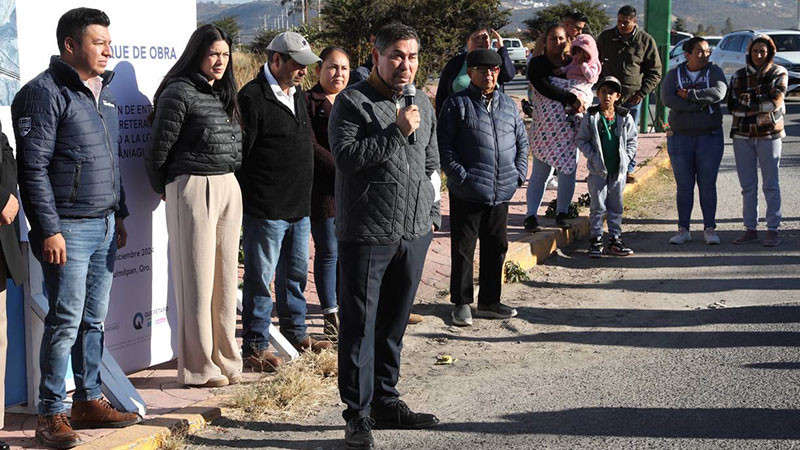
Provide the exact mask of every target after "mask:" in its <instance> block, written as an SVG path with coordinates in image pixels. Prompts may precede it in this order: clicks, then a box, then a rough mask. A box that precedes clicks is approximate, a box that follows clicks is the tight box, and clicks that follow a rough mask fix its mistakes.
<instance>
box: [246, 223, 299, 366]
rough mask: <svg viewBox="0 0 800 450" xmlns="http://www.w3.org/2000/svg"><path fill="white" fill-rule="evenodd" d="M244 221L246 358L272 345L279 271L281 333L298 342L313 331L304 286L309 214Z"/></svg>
mask: <svg viewBox="0 0 800 450" xmlns="http://www.w3.org/2000/svg"><path fill="white" fill-rule="evenodd" d="M242 225H243V233H242V246H243V247H244V286H243V287H242V330H243V334H242V354H243V356H244V357H245V358H246V357H248V356H250V355H252V354H254V353H257V352H260V351H262V350H265V349H266V348H267V347H268V346H269V325H270V316H271V315H272V296H271V295H270V292H269V284H270V282H271V281H272V277H273V275H274V276H275V302H276V304H277V309H278V323H279V324H280V328H281V334H283V335H284V336H285V337H286V338H287V339H288V340H289V341H290V342H294V343H298V342H300V341H302V340H303V339H305V338H306V337H307V336H308V334H306V298H305V296H303V291H305V289H306V281H307V277H308V238H309V232H310V231H309V229H310V222H309V219H308V217H303V218H302V219H296V220H291V221H287V220H265V219H256V218H255V217H252V216H248V215H247V214H245V215H244V218H243V220H242Z"/></svg>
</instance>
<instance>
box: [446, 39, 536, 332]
mask: <svg viewBox="0 0 800 450" xmlns="http://www.w3.org/2000/svg"><path fill="white" fill-rule="evenodd" d="M501 64H502V59H501V58H500V56H499V55H498V54H497V53H495V52H493V51H491V50H486V49H480V50H475V51H473V52H470V53H468V54H467V74H468V75H469V78H470V84H469V86H468V87H467V89H464V90H462V91H460V92H457V93H455V94H453V95H452V96H451V97H450V98H449V99H447V101H446V102H445V103H444V105H443V106H442V112H441V114H440V115H439V125H438V127H437V135H438V139H439V155H440V160H441V164H442V171H443V172H444V173H446V174H447V188H448V191H449V193H450V238H451V240H452V243H451V244H452V245H451V246H450V248H451V250H450V251H451V258H452V273H451V275H450V301H452V302H453V303H454V304H455V308H454V309H453V313H452V318H453V323H454V324H455V325H459V326H468V325H472V311H471V309H470V304H471V303H472V302H473V287H472V260H473V257H474V254H475V244H476V243H477V240H478V238H480V240H481V250H480V280H479V285H480V291H479V293H478V307H477V310H476V315H477V316H478V317H484V318H490V319H507V318H510V317H514V316H515V315H517V311H516V310H515V309H514V308H510V307H508V306H506V305H503V304H502V303H500V287H501V284H502V271H503V262H504V261H505V257H506V250H507V249H508V235H507V232H506V223H507V219H508V202H509V201H510V200H511V197H513V196H514V192H515V191H516V189H517V187H519V186H522V183H524V182H525V178H526V176H527V172H528V136H527V133H526V131H525V126H524V125H523V123H522V118H521V117H520V115H519V111H518V110H517V106H516V104H515V103H514V101H513V100H511V98H510V97H508V96H507V95H505V94H504V93H502V92H500V91H499V90H498V89H497V88H496V87H497V79H498V76H499V73H500V70H501V69H500V66H501Z"/></svg>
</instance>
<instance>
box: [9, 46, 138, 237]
mask: <svg viewBox="0 0 800 450" xmlns="http://www.w3.org/2000/svg"><path fill="white" fill-rule="evenodd" d="M113 75H114V73H113V72H111V71H107V72H105V73H104V74H103V75H102V78H103V89H102V91H101V93H100V99H99V102H97V103H95V99H94V96H93V95H92V91H91V90H90V89H89V88H88V87H87V86H85V85H84V84H83V82H82V81H81V79H80V77H79V76H78V73H77V72H76V71H75V69H73V68H72V67H71V66H69V65H68V64H66V63H65V62H63V61H61V59H60V58H59V57H58V56H53V57H52V58H51V59H50V67H49V68H48V69H47V70H45V71H44V72H42V73H41V74H39V75H38V76H36V78H34V79H33V80H31V81H30V82H28V83H27V84H26V85H25V86H24V87H23V88H22V89H21V90H20V91H19V93H18V94H17V95H16V97H14V102H13V104H12V105H11V117H12V121H13V124H14V135H15V136H16V139H17V159H18V161H19V164H18V166H19V169H18V170H19V187H20V194H21V197H22V204H23V206H24V207H25V213H26V215H27V217H28V220H29V221H30V223H31V232H32V233H33V234H34V235H37V234H39V235H40V236H41V237H42V238H44V237H47V236H51V235H53V234H56V233H60V232H61V225H60V220H59V219H60V218H96V217H105V216H106V215H108V214H110V213H111V212H116V213H117V216H118V217H125V216H127V215H128V211H127V209H126V207H125V194H124V191H123V190H122V184H121V182H120V174H119V162H118V159H117V158H118V154H117V153H118V146H119V119H118V115H117V105H116V102H115V101H114V97H113V96H112V95H111V92H109V90H108V87H107V86H108V83H110V82H111V78H112V77H113Z"/></svg>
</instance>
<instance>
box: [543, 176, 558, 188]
mask: <svg viewBox="0 0 800 450" xmlns="http://www.w3.org/2000/svg"><path fill="white" fill-rule="evenodd" d="M545 189H546V190H548V191H557V190H558V179H556V177H550V178H549V179H548V180H547V186H546V187H545Z"/></svg>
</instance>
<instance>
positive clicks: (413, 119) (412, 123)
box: [395, 84, 420, 144]
mask: <svg viewBox="0 0 800 450" xmlns="http://www.w3.org/2000/svg"><path fill="white" fill-rule="evenodd" d="M416 93H417V88H415V87H414V85H413V84H407V85H405V86H403V99H404V100H405V103H406V106H405V108H403V109H401V110H400V111H399V112H398V113H397V120H395V123H396V124H397V127H398V128H400V132H401V133H403V136H407V137H408V143H409V144H414V143H416V142H417V137H416V136H415V134H414V131H415V130H416V129H417V128H419V124H420V115H419V108H418V107H417V105H415V104H414V96H415V95H416Z"/></svg>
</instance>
